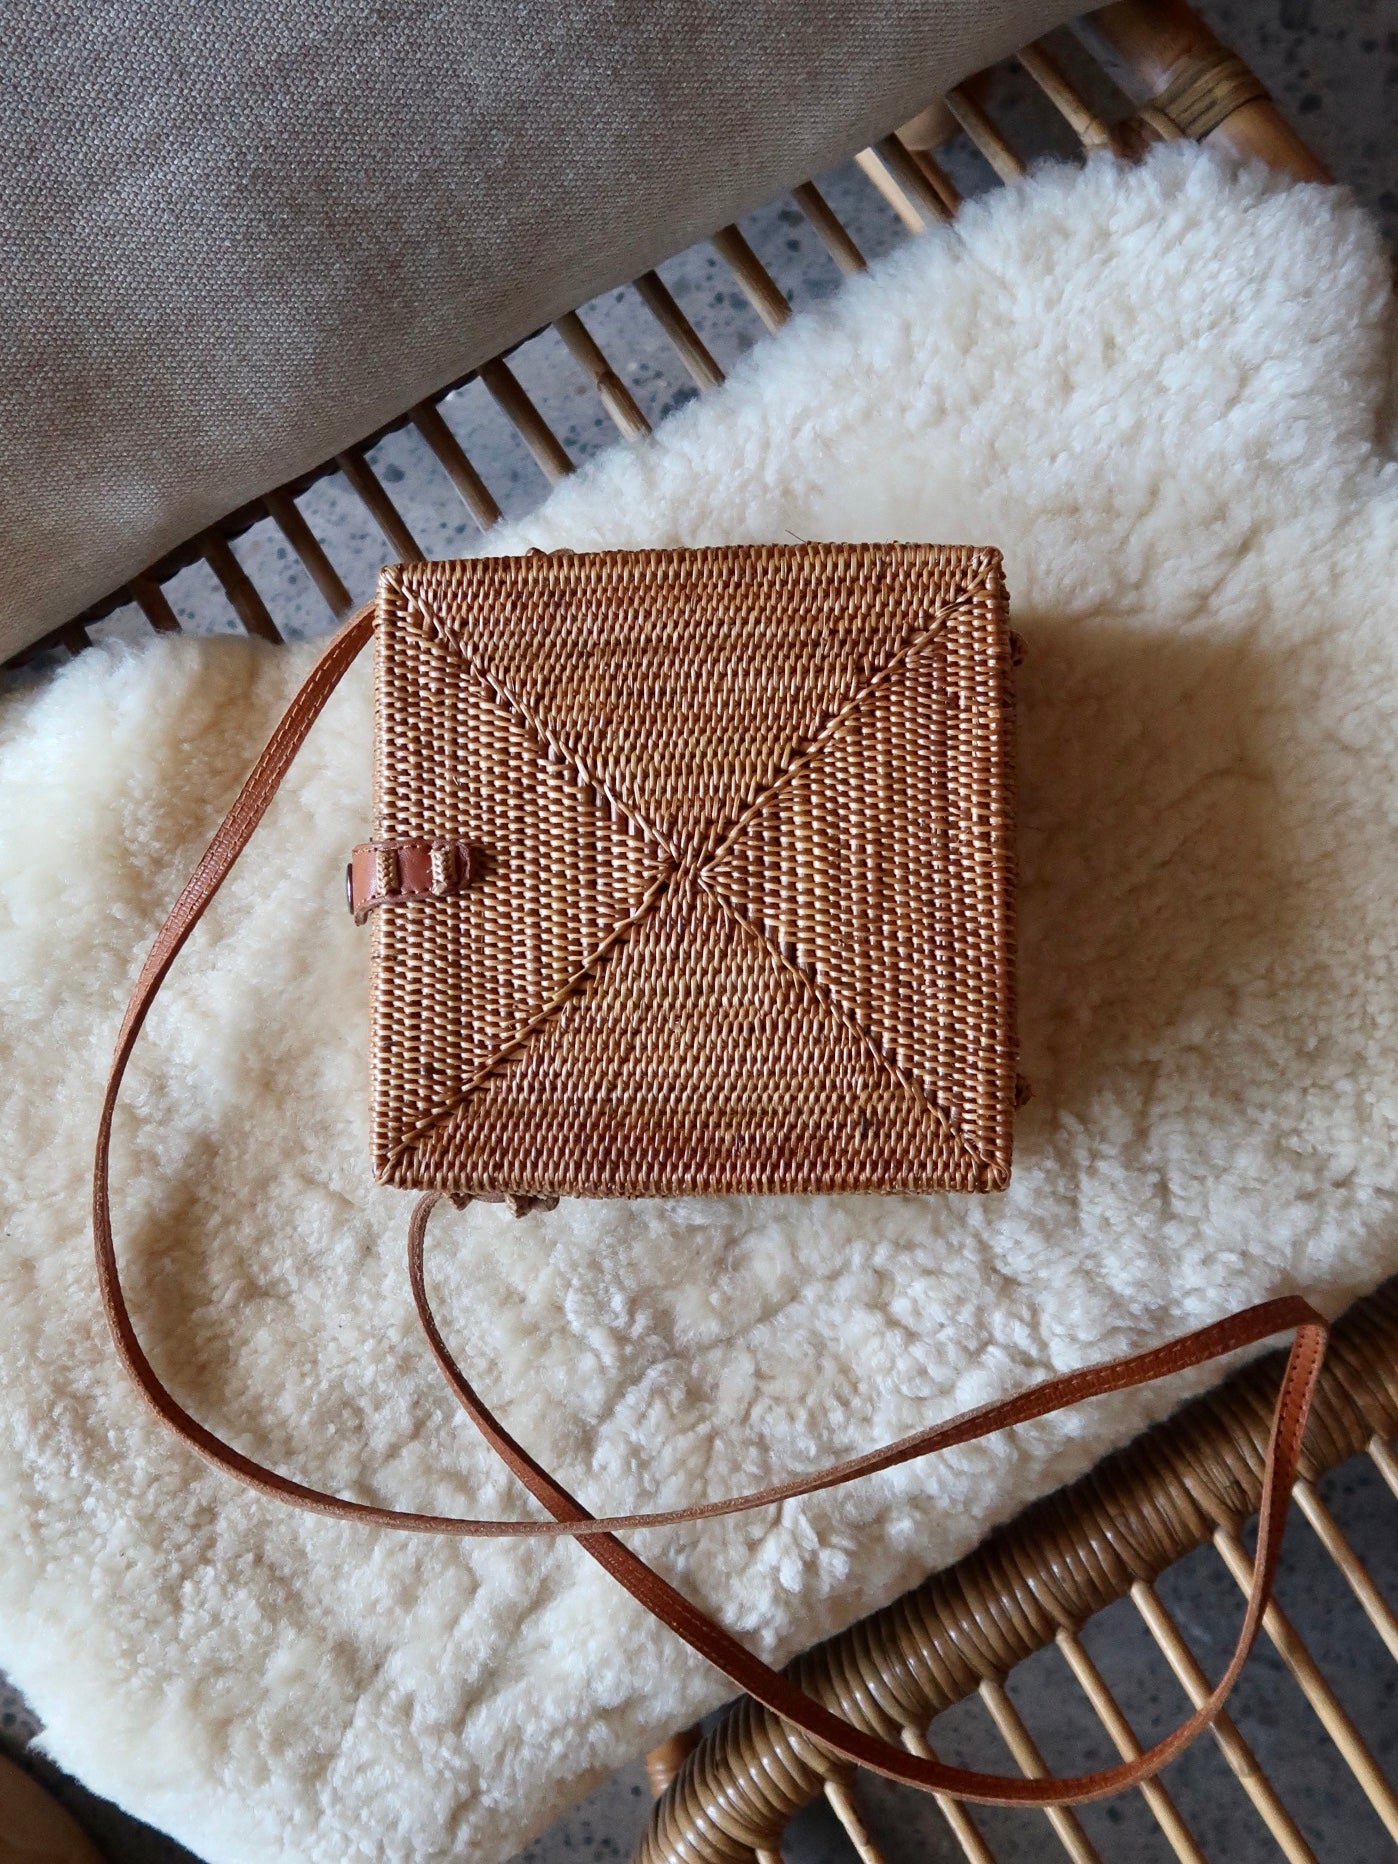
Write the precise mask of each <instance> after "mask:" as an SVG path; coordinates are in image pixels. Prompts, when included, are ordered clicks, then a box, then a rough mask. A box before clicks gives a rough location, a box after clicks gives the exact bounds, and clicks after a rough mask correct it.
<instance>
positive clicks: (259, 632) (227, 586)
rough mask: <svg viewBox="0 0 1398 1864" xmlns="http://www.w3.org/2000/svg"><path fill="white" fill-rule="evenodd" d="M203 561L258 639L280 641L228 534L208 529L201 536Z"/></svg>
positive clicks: (278, 629) (274, 626)
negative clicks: (226, 536)
mask: <svg viewBox="0 0 1398 1864" xmlns="http://www.w3.org/2000/svg"><path fill="white" fill-rule="evenodd" d="M203 548H204V561H205V562H206V563H207V564H208V566H209V568H210V569H211V570H212V571H213V573H214V575H215V576H217V577H218V579H219V581H220V582H221V583H222V584H223V592H224V594H225V595H226V596H227V597H228V600H229V601H230V602H231V603H232V605H233V612H234V613H235V614H236V615H237V617H238V619H239V621H241V622H242V624H243V626H244V627H245V628H246V629H247V631H248V633H249V634H252V635H255V636H256V637H257V639H258V640H260V641H272V642H279V641H280V640H281V638H282V633H281V629H280V628H279V627H278V626H277V624H276V622H275V621H273V619H272V616H271V613H270V611H269V610H268V607H267V604H266V603H265V602H264V601H263V600H262V597H261V596H260V595H259V594H258V593H257V590H256V589H255V588H254V587H253V582H252V578H251V577H250V576H249V575H248V573H247V571H246V570H245V569H244V568H243V566H242V564H241V563H240V562H239V561H238V559H237V558H236V557H235V556H234V554H233V552H232V549H231V548H230V546H229V543H228V540H227V538H224V537H220V536H219V535H218V533H217V532H216V531H210V533H209V535H208V536H207V537H206V538H205V539H204V546H203Z"/></svg>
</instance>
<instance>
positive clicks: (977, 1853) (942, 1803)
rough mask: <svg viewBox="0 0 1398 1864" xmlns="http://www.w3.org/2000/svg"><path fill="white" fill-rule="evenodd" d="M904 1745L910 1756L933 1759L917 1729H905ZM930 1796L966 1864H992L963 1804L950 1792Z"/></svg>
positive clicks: (990, 1852) (976, 1828) (932, 1754)
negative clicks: (915, 1755)
mask: <svg viewBox="0 0 1398 1864" xmlns="http://www.w3.org/2000/svg"><path fill="white" fill-rule="evenodd" d="M903 1746H904V1747H905V1748H906V1749H907V1750H908V1752H909V1753H910V1754H917V1755H920V1756H921V1758H922V1759H923V1760H935V1759H936V1754H935V1752H934V1750H933V1747H932V1744H931V1742H930V1741H928V1740H927V1739H926V1737H925V1736H924V1735H922V1734H921V1733H920V1732H919V1730H917V1729H916V1728H904V1730H903ZM932 1797H933V1798H934V1799H935V1800H936V1802H937V1805H938V1807H939V1808H940V1810H941V1813H942V1816H943V1818H944V1819H945V1820H946V1822H947V1824H948V1825H949V1826H950V1827H951V1833H952V1837H953V1838H955V1840H956V1842H957V1844H959V1845H960V1847H961V1849H962V1851H963V1853H964V1854H965V1856H966V1859H967V1864H995V1854H994V1852H993V1851H992V1850H991V1849H990V1847H989V1845H987V1843H986V1842H985V1840H984V1838H982V1836H981V1833H980V1827H979V1826H978V1825H976V1824H975V1823H974V1821H973V1820H972V1818H971V1815H970V1813H969V1812H968V1811H967V1810H966V1807H965V1805H964V1804H963V1802H962V1801H961V1800H959V1799H955V1798H953V1797H952V1795H951V1794H950V1793H934V1794H933V1795H932Z"/></svg>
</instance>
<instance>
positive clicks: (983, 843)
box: [370, 544, 1016, 1196]
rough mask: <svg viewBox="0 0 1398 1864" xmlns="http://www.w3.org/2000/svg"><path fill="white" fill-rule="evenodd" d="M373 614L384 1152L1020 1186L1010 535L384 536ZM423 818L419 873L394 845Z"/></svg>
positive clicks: (446, 1159)
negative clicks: (982, 540)
mask: <svg viewBox="0 0 1398 1864" xmlns="http://www.w3.org/2000/svg"><path fill="white" fill-rule="evenodd" d="M375 632H376V695H377V697H376V715H377V730H376V752H375V817H376V821H375V843H374V844H373V848H374V850H375V854H374V858H375V859H376V860H377V861H378V862H379V863H380V864H384V863H387V865H386V866H385V865H381V867H380V870H379V871H380V895H381V899H382V903H381V904H379V903H378V902H377V901H375V902H373V904H374V905H376V907H377V909H376V910H373V912H372V920H373V925H374V984H373V1034H372V1062H371V1072H372V1084H373V1109H372V1125H373V1151H374V1163H375V1168H376V1171H377V1173H378V1175H379V1176H380V1177H381V1178H383V1179H385V1180H387V1181H389V1182H392V1183H394V1184H399V1185H403V1186H411V1187H418V1188H431V1189H438V1190H448V1191H453V1192H457V1193H467V1192H470V1193H500V1192H516V1193H529V1194H561V1195H584V1196H644V1195H675V1194H682V1193H717V1192H730V1191H749V1192H766V1191H803V1192H806V1191H831V1190H878V1191H909V1190H931V1189H954V1190H964V1191H972V1190H986V1189H998V1188H1000V1187H1002V1186H1003V1185H1004V1184H1005V1183H1006V1181H1007V1179H1008V1175H1009V1165H1010V1146H1011V1126H1012V1119H1013V1110H1014V1095H1015V1060H1016V1056H1015V1027H1014V916H1013V833H1012V827H1013V823H1012V798H1011V789H1012V756H1013V743H1012V723H1013V694H1012V686H1011V668H1010V658H1011V656H1010V638H1009V633H1008V622H1007V605H1006V597H1005V591H1004V582H1003V576H1002V570H1001V563H1000V558H999V554H998V553H997V552H996V551H994V550H987V549H966V548H951V547H945V546H929V545H826V544H808V545H798V546H742V547H736V548H725V549H714V550H656V551H643V552H603V553H599V554H596V555H573V554H568V553H558V554H553V555H545V554H543V553H532V554H531V555H529V556H526V557H517V558H494V559H491V558H484V559H477V560H472V561H467V562H460V563H433V564H426V563H423V564H414V565H406V566H402V567H399V568H396V569H392V570H389V571H386V572H385V574H384V578H383V582H382V585H381V588H380V595H379V604H378V614H377V622H376V630H375ZM414 849H421V850H425V852H424V853H423V855H422V862H423V865H422V875H423V879H422V884H421V886H420V887H418V888H417V889H416V890H415V891H411V892H409V891H407V890H405V889H406V883H405V882H401V881H400V870H399V868H398V866H397V865H396V863H397V861H398V859H399V856H398V852H397V851H398V850H403V851H404V854H403V858H404V859H406V858H407V854H408V853H409V852H411V851H412V850H414ZM448 856H449V857H450V858H449V862H448ZM432 859H435V861H436V863H437V865H436V866H432V865H431V864H430V862H431V860H432ZM370 890H371V891H372V887H371V889H370Z"/></svg>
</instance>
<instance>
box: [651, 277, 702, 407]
mask: <svg viewBox="0 0 1398 1864" xmlns="http://www.w3.org/2000/svg"><path fill="white" fill-rule="evenodd" d="M635 283H636V289H637V291H638V292H639V293H640V294H641V302H642V303H643V304H644V305H645V307H646V309H647V310H648V311H649V312H650V314H651V316H652V317H653V318H654V319H655V321H656V322H657V323H658V324H659V325H660V328H661V329H662V330H663V331H664V332H665V334H666V336H667V337H669V339H670V341H671V342H672V343H673V344H674V346H675V348H676V350H678V352H679V358H680V361H681V362H682V363H683V364H684V366H685V368H686V369H687V370H688V371H689V374H690V377H691V378H692V380H693V381H694V382H695V383H696V385H697V386H698V387H700V388H717V387H718V385H719V383H720V382H721V381H722V380H723V371H722V369H720V368H719V366H718V364H717V363H716V362H715V361H714V359H713V357H712V356H711V355H710V354H709V352H708V350H707V349H706V348H705V346H704V344H703V343H702V341H701V340H700V337H699V333H698V331H697V330H695V328H694V326H693V324H691V323H690V321H689V319H688V318H687V317H686V316H685V314H684V312H683V311H682V310H681V309H680V307H679V305H678V304H677V303H676V302H675V297H674V294H673V292H672V291H671V290H670V287H669V286H668V285H667V284H666V283H665V280H664V279H663V278H662V277H661V276H660V274H659V272H642V274H641V276H640V277H639V278H638V279H637V280H636V281H635Z"/></svg>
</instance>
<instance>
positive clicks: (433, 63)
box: [0, 0, 1073, 657]
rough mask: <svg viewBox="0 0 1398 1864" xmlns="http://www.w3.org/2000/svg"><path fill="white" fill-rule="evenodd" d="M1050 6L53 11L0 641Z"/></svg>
mask: <svg viewBox="0 0 1398 1864" xmlns="http://www.w3.org/2000/svg"><path fill="white" fill-rule="evenodd" d="M1072 10H1073V9H1072V8H1071V6H1069V5H1065V4H1063V3H1062V0H792V3H791V4H787V5H784V6H760V5H752V4H741V3H740V0H714V3H712V4H708V5H705V6H699V5H696V4H693V3H692V0H691V3H686V0H575V3H574V4H572V5H564V4H560V0H536V3H535V4H531V5H528V6H526V7H521V8H510V7H502V6H499V5H498V4H495V3H494V0H299V4H298V5H296V6H295V7H288V8H280V7H268V6H265V5H262V4H253V0H228V3H227V4H215V3H214V0H197V3H196V4H191V5H188V6H183V7H167V6H163V5H158V4H157V0H58V3H56V4H54V5H51V6H48V7H43V8H37V9H31V10H30V11H29V12H28V14H27V16H26V17H24V18H15V19H13V20H12V21H11V22H10V28H9V32H8V35H7V44H6V56H5V78H6V82H5V84H4V86H3V87H0V279H2V280H3V293H4V300H5V304H6V324H7V332H6V334H7V338H8V342H7V345H6V347H7V350H8V357H7V366H6V368H5V370H4V373H3V379H0V512H3V514H4V521H3V534H0V657H3V656H4V655H7V654H10V653H13V652H14V651H16V650H17V649H18V648H19V647H20V646H22V645H23V644H24V643H25V642H27V641H30V640H33V639H35V638H37V637H38V636H39V635H40V634H42V633H44V632H46V631H47V630H48V629H50V628H52V627H54V626H56V625H58V624H59V623H61V622H63V621H65V620H67V619H69V618H70V617H71V616H73V615H74V614H76V613H77V612H78V611H80V610H81V609H82V608H83V607H85V606H86V605H87V604H88V603H89V602H91V601H93V600H95V599H96V598H97V597H98V596H100V595H102V594H104V593H105V592H106V591H108V590H109V589H111V588H113V587H114V586H115V585H116V584H118V583H120V582H121V581H123V580H124V579H125V578H126V577H128V576H130V575H131V574H132V573H133V572H134V571H136V570H138V569H139V568H141V567H142V566H143V565H144V564H146V563H148V562H149V561H150V560H151V559H152V558H153V557H155V556H158V555H159V554H160V553H161V552H162V551H164V550H166V549H168V548H170V547H171V546H172V545H174V544H176V543H178V542H179V541H180V540H181V539H183V538H185V537H187V536H189V535H190V534H191V533H192V532H194V531H196V530H198V529H199V528H200V527H201V526H202V525H204V524H206V523H207V522H209V521H210V520H211V519H213V518H215V517H217V516H218V515H219V514H221V513H223V512H225V511H228V510H230V509H231V508H233V507H234V506H236V505H239V504H241V503H243V502H244V501H245V500H247V499H249V498H252V497H255V496H256V495H257V494H259V493H261V492H264V491H266V490H268V489H269V488H270V487H272V486H273V485H276V484H278V483H279V482H281V481H283V480H285V479H287V478H290V477H292V476H293V475H295V474H296V473H298V472H301V471H304V470H306V469H307V468H308V467H311V466H313V465H315V464H316V463H317V462H318V461H320V460H322V459H324V458H326V457H327V456H328V455H330V454H332V453H334V452H336V451H337V450H338V449H339V448H341V447H343V446H345V445H347V444H348V443H350V442H352V441H354V440H356V439H358V438H360V437H362V436H363V435H364V434H366V433H369V432H371V431H372V430H373V429H374V428H375V427H377V426H380V425H381V424H382V423H383V422H385V421H387V420H389V419H391V418H392V417H393V416H395V415H396V414H398V413H401V412H402V410H403V409H404V408H405V407H407V406H409V405H410V404H411V403H412V402H414V401H416V400H418V399H419V398H420V397H422V396H423V395H425V394H428V393H431V392H432V391H434V390H436V389H438V388H440V387H441V386H442V385H443V384H445V383H446V382H449V381H451V380H452V379H453V378H454V377H456V376H459V375H461V374H463V373H464V372H465V371H466V370H468V369H469V368H471V367H472V366H473V365H474V364H475V363H477V362H479V361H481V360H482V359H483V358H485V357H487V356H489V355H492V354H493V353H495V352H496V351H497V350H499V349H501V348H503V347H504V346H505V345H506V344H508V343H510V342H511V341H513V340H515V339H517V338H519V337H521V336H523V335H525V334H527V333H528V331H529V330H531V329H533V328H534V327H536V326H537V325H538V324H540V323H542V322H545V321H547V320H548V319H550V318H552V317H554V316H557V315H558V314H559V313H560V312H561V311H563V310H565V309H568V308H569V307H571V306H573V305H575V304H578V303H581V302H583V301H585V300H586V299H587V298H589V297H591V296H593V295H594V294H595V293H596V292H598V291H601V290H604V289H606V288H607V287H609V286H611V285H614V284H617V283H619V282H621V281H623V280H625V279H627V278H629V277H632V276H634V275H635V274H636V273H637V272H638V271H640V270H642V269H644V268H645V267H646V266H648V265H651V264H653V263H654V262H656V261H657V260H658V259H660V258H663V257H664V256H665V255H666V254H668V253H671V252H674V251H676V250H678V249H679V248H681V247H683V246H684V245H686V244H688V243H689V242H691V241H692V240H694V239H696V238H700V237H702V236H703V235H704V234H706V233H708V232H711V231H712V230H713V229H714V228H715V227H717V226H720V225H722V224H724V223H725V222H726V221H729V220H731V219H734V218H736V217H737V216H738V215H739V214H740V213H742V212H744V211H745V210H746V209H748V208H750V207H752V206H754V205H756V204H758V203H759V202H761V201H763V200H766V199H769V198H770V197H771V196H772V195H774V194H776V193H778V192H779V191H780V190H781V189H783V188H784V187H788V186H790V185H791V184H792V183H794V182H796V181H799V180H801V179H803V178H805V177H806V176H807V175H809V174H810V173H812V172H814V171H816V170H818V169H820V168H821V167H823V166H825V165H827V164H829V163H830V162H832V161H834V160H837V159H839V158H842V157H844V156H846V155H848V154H850V153H851V152H853V151H854V150H855V149H857V148H858V147H860V146H861V145H862V144H864V143H866V142H867V141H868V140H869V139H870V138H871V137H872V136H874V135H877V134H881V133H883V132H884V131H886V130H887V129H889V128H890V127H892V126H893V125H895V124H896V123H899V122H901V121H903V120H904V119H905V118H907V117H908V116H910V115H911V114H913V112H914V111H916V110H917V109H918V108H919V107H920V106H921V105H923V104H925V103H926V102H927V101H928V99H929V98H930V97H932V96H934V95H936V94H937V93H939V92H941V91H942V90H944V89H946V88H947V87H948V86H949V85H950V84H952V83H953V82H955V81H956V80H957V79H958V78H960V77H963V76H965V75H966V74H967V73H968V72H969V71H972V70H974V69H976V68H977V67H979V66H981V65H983V64H985V63H987V62H989V61H990V60H992V59H994V58H996V57H999V56H1001V55H1002V54H1004V53H1005V52H1007V51H1009V50H1011V49H1013V47H1014V46H1016V45H1018V44H1022V43H1024V42H1025V41H1026V40H1028V39H1030V38H1032V37H1034V36H1035V35H1036V34H1037V33H1039V32H1041V31H1043V30H1045V29H1046V28H1047V27H1048V26H1049V25H1051V24H1053V23H1055V22H1057V21H1059V20H1061V19H1063V18H1065V17H1067V16H1068V14H1069V13H1070V12H1071V11H1072Z"/></svg>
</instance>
